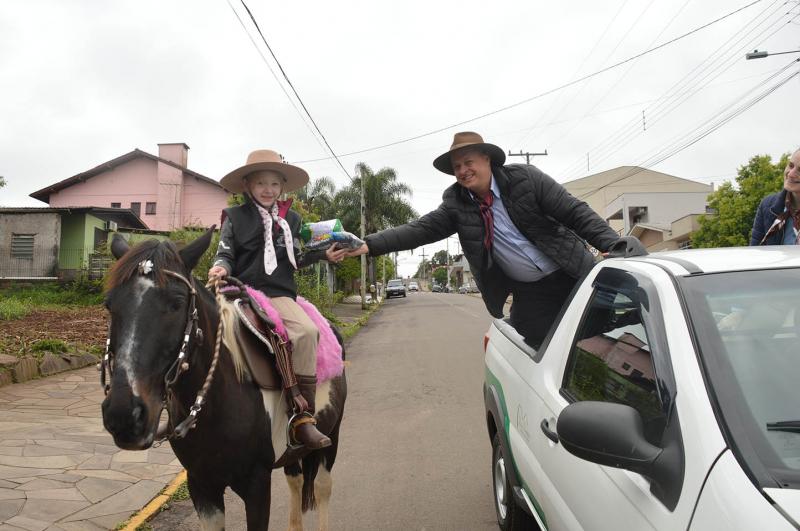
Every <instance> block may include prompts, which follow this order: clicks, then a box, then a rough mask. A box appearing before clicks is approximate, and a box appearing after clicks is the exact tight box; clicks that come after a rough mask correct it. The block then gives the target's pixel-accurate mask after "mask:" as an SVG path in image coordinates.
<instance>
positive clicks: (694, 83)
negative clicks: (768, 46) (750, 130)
mask: <svg viewBox="0 0 800 531" xmlns="http://www.w3.org/2000/svg"><path fill="white" fill-rule="evenodd" d="M776 1H777V0H776ZM775 3H776V2H773V4H771V5H770V6H768V7H767V8H766V9H765V10H763V11H762V12H761V13H759V14H758V15H756V17H755V18H754V19H753V20H751V21H750V22H748V23H747V24H745V25H744V26H743V27H742V28H741V29H739V30H738V31H736V32H735V33H734V34H733V35H732V36H731V37H730V38H729V39H728V40H727V41H726V42H725V43H723V44H722V45H721V46H719V47H718V48H717V49H716V50H715V51H714V52H712V53H711V54H710V55H709V56H708V57H707V58H706V59H704V61H703V62H701V63H700V64H699V65H697V66H696V67H695V68H694V69H692V71H691V72H689V73H688V74H687V75H686V76H684V77H683V78H682V79H681V80H679V81H678V82H676V83H675V84H673V85H672V87H670V88H669V89H668V90H667V91H666V92H665V93H664V94H663V95H662V96H661V97H659V98H658V99H657V100H656V102H655V104H653V105H650V106H648V107H647V108H646V111H647V118H648V125H649V126H650V127H651V128H652V126H653V125H654V124H655V123H657V122H659V121H661V120H662V119H663V118H664V117H666V116H668V115H669V114H671V113H672V112H673V111H674V110H675V109H677V108H678V107H679V106H680V105H682V104H683V103H684V102H686V101H687V100H688V99H690V98H691V97H692V96H694V95H695V94H697V93H698V92H700V91H701V90H703V89H704V88H706V87H707V86H708V85H710V84H711V82H712V81H713V80H714V79H716V78H718V77H719V76H721V75H722V74H723V73H725V72H726V71H727V70H729V69H730V68H731V67H732V66H733V65H734V64H736V62H737V61H738V60H739V55H740V51H741V49H745V48H748V47H749V46H751V45H752V43H753V42H755V41H756V40H757V39H759V38H760V37H761V36H762V35H764V33H766V32H767V31H769V30H770V29H772V28H773V27H775V26H779V25H781V20H782V19H783V18H784V17H785V16H786V14H783V15H780V16H779V17H778V18H777V19H775V20H773V21H772V22H770V23H769V24H768V25H767V27H766V28H764V29H763V30H762V31H761V32H760V33H759V34H758V35H756V36H755V37H752V38H750V37H749V35H751V34H752V33H753V32H754V31H756V30H757V29H758V28H759V27H760V26H761V25H763V24H764V23H765V22H766V21H767V20H768V19H770V17H772V16H773V15H774V14H775V13H777V11H779V10H780V9H781V8H782V7H783V6H784V5H786V4H787V3H788V1H787V2H784V3H783V4H782V5H780V6H778V7H777V8H776V9H775V10H774V11H772V12H771V13H770V14H769V15H767V16H766V17H765V18H764V19H763V20H761V21H760V22H758V23H757V24H755V26H753V27H752V28H751V29H749V30H747V31H746V32H745V30H746V29H747V27H748V26H751V25H753V24H754V23H756V21H757V20H758V19H759V18H760V17H761V16H762V15H763V14H764V13H765V12H766V11H768V10H769V9H770V8H771V7H772V5H774V4H775ZM781 27H783V25H781ZM781 27H777V29H775V30H774V31H773V32H772V33H771V34H770V35H769V36H768V37H767V38H769V37H771V36H772V35H774V34H775V33H776V32H777V31H779V30H780V29H781ZM737 37H738V39H736V38H737ZM748 38H750V41H749V42H748V43H747V44H743V45H740V44H741V43H742V42H743V41H744V40H746V39H748ZM734 39H736V40H735V42H733V44H729V43H731V41H734ZM726 55H727V56H728V57H727V58H726V57H725V56H726ZM715 65H716V66H715ZM712 67H713V68H712ZM703 83H705V84H703ZM640 123H641V122H640V116H639V115H638V113H637V116H636V117H635V118H633V119H631V120H630V121H628V122H626V123H625V124H624V125H623V126H622V127H620V128H619V129H618V130H617V131H616V132H615V133H613V134H612V135H610V136H609V137H607V138H606V139H605V140H603V141H602V142H600V143H599V144H598V145H596V146H595V147H594V148H592V149H591V150H589V152H590V153H592V155H593V157H592V160H593V161H594V163H595V165H597V164H598V163H599V162H600V161H602V160H605V159H607V158H608V157H610V156H611V155H613V154H614V153H616V152H618V151H619V150H620V149H622V148H623V147H626V146H628V145H629V143H630V141H631V140H632V139H633V138H634V137H636V136H638V135H640V134H642V130H641V128H640ZM581 167H582V161H578V160H576V161H575V162H574V163H573V164H572V165H570V166H569V167H568V168H567V169H565V170H563V171H562V174H568V175H569V176H572V175H574V174H579V173H582V171H581Z"/></svg>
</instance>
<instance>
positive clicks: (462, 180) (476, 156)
mask: <svg viewBox="0 0 800 531" xmlns="http://www.w3.org/2000/svg"><path fill="white" fill-rule="evenodd" d="M450 162H452V164H453V174H454V175H455V176H456V181H458V184H460V185H461V186H463V187H464V188H466V189H467V190H469V191H470V192H472V193H473V194H475V195H476V196H478V197H480V198H483V196H484V195H486V194H487V193H488V192H489V188H490V187H491V184H492V164H491V161H490V159H489V156H488V155H486V154H484V153H481V152H480V151H478V150H477V149H470V148H465V149H461V150H458V151H456V152H454V153H453V154H452V155H450Z"/></svg>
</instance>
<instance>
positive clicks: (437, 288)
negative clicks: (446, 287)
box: [431, 284, 442, 293]
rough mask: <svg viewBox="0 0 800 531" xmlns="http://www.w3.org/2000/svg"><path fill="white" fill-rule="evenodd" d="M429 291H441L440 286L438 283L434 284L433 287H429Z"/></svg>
mask: <svg viewBox="0 0 800 531" xmlns="http://www.w3.org/2000/svg"><path fill="white" fill-rule="evenodd" d="M431 291H433V292H435V293H441V292H442V286H440V285H439V284H434V285H433V287H431Z"/></svg>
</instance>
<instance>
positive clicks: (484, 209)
mask: <svg viewBox="0 0 800 531" xmlns="http://www.w3.org/2000/svg"><path fill="white" fill-rule="evenodd" d="M493 202H494V194H493V193H492V191H491V190H489V193H488V194H486V196H484V198H483V199H482V200H481V202H480V203H479V206H480V209H481V217H482V218H483V229H484V231H483V246H484V247H486V250H487V251H491V250H492V242H493V240H494V214H492V203H493Z"/></svg>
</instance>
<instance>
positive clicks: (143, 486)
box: [0, 367, 181, 531]
mask: <svg viewBox="0 0 800 531" xmlns="http://www.w3.org/2000/svg"><path fill="white" fill-rule="evenodd" d="M102 400H103V392H102V390H101V389H100V383H99V378H98V373H97V370H96V369H95V368H94V367H89V368H86V369H80V370H77V371H71V372H66V373H62V374H59V375H56V376H51V377H48V378H43V379H40V380H33V381H29V382H25V383H21V384H14V385H8V386H4V387H0V531H19V530H28V531H43V530H48V531H74V530H88V531H92V530H100V529H114V527H116V525H117V524H119V523H120V522H123V521H125V520H127V519H128V517H129V516H130V515H131V514H132V513H134V512H136V511H138V510H139V509H141V508H142V507H143V506H144V505H145V504H146V503H147V502H149V501H150V500H151V499H152V498H153V497H154V496H156V495H157V494H158V493H159V491H161V489H163V488H164V486H166V485H167V484H168V483H169V482H170V481H171V480H172V479H173V478H174V477H175V475H176V474H177V473H178V472H180V471H181V466H180V464H179V463H178V460H177V459H175V456H174V455H173V454H172V451H171V449H170V447H169V445H164V446H162V447H160V448H153V449H150V450H146V451H142V452H129V451H125V450H120V449H119V448H117V447H116V446H114V443H113V441H112V439H111V436H110V435H109V434H108V433H107V432H106V431H105V430H104V429H103V423H102V419H101V414H100V403H101V402H102Z"/></svg>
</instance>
